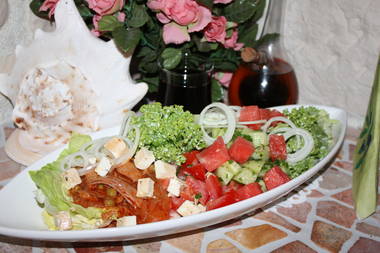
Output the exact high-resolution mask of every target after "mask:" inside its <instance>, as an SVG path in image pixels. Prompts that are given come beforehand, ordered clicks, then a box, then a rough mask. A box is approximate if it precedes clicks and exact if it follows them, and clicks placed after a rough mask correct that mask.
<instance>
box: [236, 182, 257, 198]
mask: <svg viewBox="0 0 380 253" xmlns="http://www.w3.org/2000/svg"><path fill="white" fill-rule="evenodd" d="M236 193H237V195H238V199H239V200H245V199H248V198H251V197H253V196H256V195H259V194H260V193H263V190H262V189H261V186H260V184H259V183H256V182H254V183H250V184H246V185H244V186H243V187H240V188H239V189H237V190H236Z"/></svg>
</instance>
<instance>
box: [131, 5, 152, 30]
mask: <svg viewBox="0 0 380 253" xmlns="http://www.w3.org/2000/svg"><path fill="white" fill-rule="evenodd" d="M148 19H149V15H148V13H147V12H146V10H145V8H144V6H143V5H133V12H132V16H131V17H129V19H128V20H127V23H128V25H129V26H130V27H134V28H137V27H142V26H143V25H145V23H146V22H147V21H148Z"/></svg>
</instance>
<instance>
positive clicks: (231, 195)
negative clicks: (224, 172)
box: [206, 189, 237, 211]
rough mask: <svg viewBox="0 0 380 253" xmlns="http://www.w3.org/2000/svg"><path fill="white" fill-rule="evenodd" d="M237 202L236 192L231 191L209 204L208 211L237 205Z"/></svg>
mask: <svg viewBox="0 0 380 253" xmlns="http://www.w3.org/2000/svg"><path fill="white" fill-rule="evenodd" d="M236 201H237V194H236V192H235V191H234V190H232V189H231V190H230V191H228V192H226V193H225V194H224V195H222V196H221V197H219V198H217V199H213V200H210V201H209V202H207V205H206V210H207V211H209V210H213V209H217V208H220V207H223V206H228V205H231V204H233V203H235V202H236Z"/></svg>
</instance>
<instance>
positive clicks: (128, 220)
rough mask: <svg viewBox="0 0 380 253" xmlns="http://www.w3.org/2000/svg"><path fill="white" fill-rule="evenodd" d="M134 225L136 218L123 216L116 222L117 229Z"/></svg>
mask: <svg viewBox="0 0 380 253" xmlns="http://www.w3.org/2000/svg"><path fill="white" fill-rule="evenodd" d="M136 224H137V221H136V216H124V217H121V218H119V219H117V220H116V226H117V227H127V226H134V225H136Z"/></svg>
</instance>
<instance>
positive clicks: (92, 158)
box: [88, 157, 96, 165]
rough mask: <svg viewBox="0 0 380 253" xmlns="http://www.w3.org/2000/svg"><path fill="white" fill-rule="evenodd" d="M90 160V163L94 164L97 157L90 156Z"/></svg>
mask: <svg viewBox="0 0 380 253" xmlns="http://www.w3.org/2000/svg"><path fill="white" fill-rule="evenodd" d="M88 162H89V163H90V165H94V164H95V163H96V157H90V158H88Z"/></svg>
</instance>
